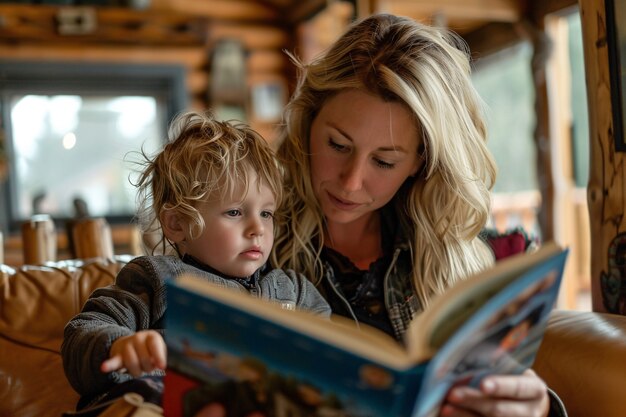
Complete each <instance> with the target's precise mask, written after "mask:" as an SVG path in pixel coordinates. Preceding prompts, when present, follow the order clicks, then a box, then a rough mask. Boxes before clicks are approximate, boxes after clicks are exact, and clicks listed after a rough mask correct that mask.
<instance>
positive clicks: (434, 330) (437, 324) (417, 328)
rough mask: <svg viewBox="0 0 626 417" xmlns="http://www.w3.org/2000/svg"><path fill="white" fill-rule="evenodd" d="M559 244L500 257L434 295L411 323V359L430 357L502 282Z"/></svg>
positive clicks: (514, 276)
mask: <svg viewBox="0 0 626 417" xmlns="http://www.w3.org/2000/svg"><path fill="white" fill-rule="evenodd" d="M559 251H560V248H559V247H558V246H557V245H556V244H555V243H553V242H548V243H546V244H544V245H543V246H542V247H541V248H540V249H539V250H537V251H536V252H534V253H523V254H519V255H515V256H511V257H510V258H506V259H503V260H501V261H499V262H498V263H496V264H495V265H494V266H493V267H491V268H489V269H487V270H485V271H483V272H481V273H479V274H476V275H474V276H471V277H469V278H467V279H466V280H463V281H460V282H458V283H456V285H454V286H453V287H451V288H449V289H448V290H447V291H446V292H445V293H443V294H441V295H439V296H437V297H435V299H434V300H433V301H432V303H431V305H430V307H429V308H428V309H427V310H425V311H424V312H423V313H422V314H421V315H420V316H418V317H417V319H416V320H415V321H414V322H413V323H411V325H410V326H409V330H408V331H407V348H408V350H409V351H410V352H411V355H412V357H413V358H414V359H415V360H422V358H424V357H430V356H432V355H433V353H434V352H436V351H437V350H438V349H439V348H441V346H443V344H444V343H445V342H446V341H447V340H448V339H449V338H450V337H451V336H452V335H453V334H454V333H455V332H456V331H457V330H458V329H459V327H460V326H461V325H463V324H464V323H465V322H466V321H467V320H468V318H469V317H471V316H472V315H473V314H475V312H476V311H477V310H478V309H480V308H481V307H482V306H483V305H484V304H485V303H486V302H487V301H488V300H490V299H491V298H493V297H494V296H495V295H496V294H497V293H498V292H499V291H501V290H502V288H504V287H505V286H506V285H508V284H510V283H511V282H512V281H513V280H515V279H517V278H519V277H520V275H522V273H523V272H524V271H526V270H527V269H529V268H530V267H533V266H536V265H537V264H539V263H541V262H542V261H544V260H546V259H548V258H550V257H551V256H554V255H555V254H556V253H558V252H559Z"/></svg>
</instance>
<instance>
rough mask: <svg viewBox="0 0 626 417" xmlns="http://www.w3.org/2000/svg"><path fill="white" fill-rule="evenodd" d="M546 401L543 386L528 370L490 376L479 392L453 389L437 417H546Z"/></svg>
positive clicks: (545, 391) (546, 391) (463, 388)
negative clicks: (519, 372)
mask: <svg viewBox="0 0 626 417" xmlns="http://www.w3.org/2000/svg"><path fill="white" fill-rule="evenodd" d="M549 410H550V399H549V398H548V389H547V387H546V384H545V383H544V382H543V381H542V380H541V379H540V378H539V377H538V376H537V374H535V372H534V371H532V370H530V369H528V370H526V371H525V372H524V373H523V374H522V375H492V376H489V377H486V378H485V379H484V380H483V381H482V382H481V384H480V390H478V389H475V388H470V387H467V386H465V387H463V386H459V387H455V388H453V389H452V390H450V392H449V393H448V396H447V397H446V402H445V404H444V406H443V407H442V409H441V414H440V415H441V417H478V416H489V417H546V416H547V415H548V412H549Z"/></svg>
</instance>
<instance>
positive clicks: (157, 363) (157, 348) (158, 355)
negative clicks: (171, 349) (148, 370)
mask: <svg viewBox="0 0 626 417" xmlns="http://www.w3.org/2000/svg"><path fill="white" fill-rule="evenodd" d="M146 347H147V348H148V351H149V352H150V357H151V358H152V364H153V365H154V367H155V368H158V369H165V366H166V364H167V348H166V346H165V341H164V340H163V337H162V336H161V335H160V334H158V333H154V334H152V335H150V337H148V339H147V340H146Z"/></svg>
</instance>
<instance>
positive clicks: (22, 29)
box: [0, 4, 207, 45]
mask: <svg viewBox="0 0 626 417" xmlns="http://www.w3.org/2000/svg"><path fill="white" fill-rule="evenodd" d="M0 17H1V18H2V25H1V27H0V39H4V40H11V41H25V40H26V41H40V42H46V43H49V42H55V41H57V42H76V41H78V42H89V43H108V44H112V43H118V44H153V45H203V44H204V43H205V42H206V26H207V21H206V19H202V18H198V17H195V16H189V15H186V14H175V13H174V14H173V13H163V12H155V11H137V10H133V9H128V8H115V7H98V8H96V7H67V6H64V7H60V6H47V5H36V6H34V5H4V4H0Z"/></svg>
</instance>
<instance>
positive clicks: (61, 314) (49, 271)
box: [0, 260, 122, 352]
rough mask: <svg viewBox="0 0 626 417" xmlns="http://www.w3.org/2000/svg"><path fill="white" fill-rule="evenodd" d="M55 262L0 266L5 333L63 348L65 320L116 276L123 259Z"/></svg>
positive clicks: (1, 331)
mask: <svg viewBox="0 0 626 417" xmlns="http://www.w3.org/2000/svg"><path fill="white" fill-rule="evenodd" d="M50 265H51V266H23V267H21V268H19V269H11V268H6V267H3V269H2V271H0V335H2V336H4V337H5V338H7V339H10V340H13V341H14V342H16V343H21V344H24V345H27V346H32V347H39V348H44V349H49V350H51V351H55V352H59V351H60V347H61V342H62V340H63V328H64V327H65V324H66V323H67V322H68V321H69V320H70V319H71V318H72V317H73V316H74V315H76V314H77V313H78V312H80V309H81V308H82V305H83V304H84V302H85V300H86V299H87V298H88V297H89V295H90V294H91V292H92V291H93V290H95V289H96V288H98V287H102V286H105V285H109V284H111V283H112V282H113V281H114V279H115V275H116V274H117V272H118V271H119V269H120V268H121V266H122V263H120V262H115V261H108V260H92V261H88V262H84V263H83V262H58V263H55V264H50Z"/></svg>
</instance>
